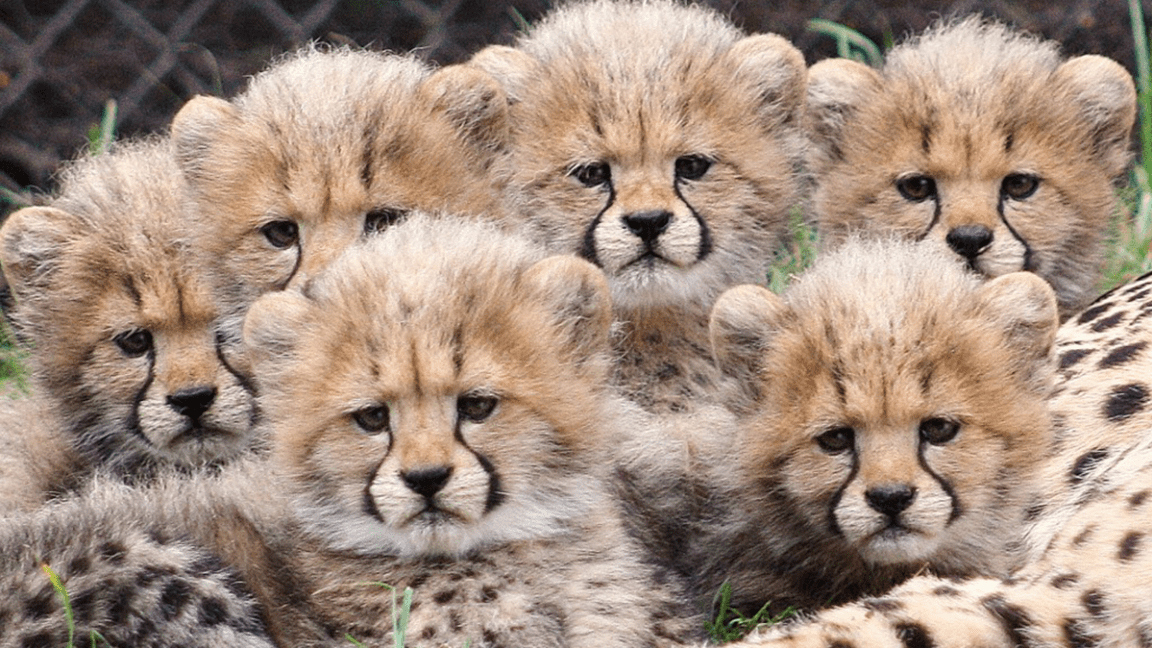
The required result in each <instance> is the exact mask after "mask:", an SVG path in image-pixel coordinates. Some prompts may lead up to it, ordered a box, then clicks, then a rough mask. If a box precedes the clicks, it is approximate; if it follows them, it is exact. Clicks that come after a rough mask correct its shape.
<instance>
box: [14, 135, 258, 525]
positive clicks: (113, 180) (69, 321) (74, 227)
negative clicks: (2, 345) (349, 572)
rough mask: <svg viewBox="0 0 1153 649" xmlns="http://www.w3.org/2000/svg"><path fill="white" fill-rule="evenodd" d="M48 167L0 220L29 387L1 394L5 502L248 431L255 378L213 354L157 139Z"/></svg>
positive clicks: (150, 469) (238, 449)
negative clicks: (32, 201)
mask: <svg viewBox="0 0 1153 649" xmlns="http://www.w3.org/2000/svg"><path fill="white" fill-rule="evenodd" d="M60 181H61V190H60V193H59V194H58V195H57V196H54V197H52V198H51V199H50V201H49V203H48V205H45V206H38V207H28V208H24V209H22V210H19V211H17V212H15V213H14V214H12V215H11V216H10V217H9V218H8V220H7V221H6V222H5V223H4V226H3V228H0V261H2V262H3V267H4V274H5V277H6V278H7V280H8V284H9V286H10V288H11V291H12V295H13V297H14V299H15V302H14V305H13V306H12V307H11V309H10V310H9V311H8V314H7V315H8V316H9V318H10V320H11V322H12V324H13V326H14V330H15V332H16V336H17V338H18V340H19V341H20V342H21V343H22V344H23V345H25V346H26V347H27V349H28V350H29V351H28V356H27V364H28V367H29V370H30V372H31V374H32V378H33V392H34V394H33V397H31V398H30V399H29V400H28V401H26V402H23V403H20V405H15V404H10V405H11V408H7V407H6V408H5V414H6V416H7V415H8V414H13V413H14V414H13V416H12V417H11V418H8V419H6V420H5V421H4V423H3V425H4V426H5V435H4V436H3V441H2V442H0V444H3V446H4V448H5V449H6V452H5V453H4V454H3V458H2V459H0V484H2V485H4V487H5V488H4V489H3V498H2V500H3V501H4V502H5V503H7V505H6V506H12V507H17V508H21V507H26V506H33V505H35V504H38V503H40V502H43V501H44V500H45V499H46V498H47V497H49V496H50V495H52V494H54V493H58V492H61V491H66V490H67V489H69V488H70V487H71V486H73V485H74V484H76V482H77V481H78V480H79V479H80V477H81V476H83V475H85V474H87V473H89V472H91V471H92V470H94V469H97V468H99V469H102V470H107V471H110V472H111V473H113V474H116V475H118V476H120V477H122V478H124V479H125V480H128V481H140V480H144V479H146V478H148V477H149V476H152V475H153V474H155V473H156V472H157V471H158V470H160V469H162V468H164V467H177V468H180V469H184V470H191V469H196V468H200V467H205V466H212V465H218V464H220V463H223V462H226V461H228V460H231V459H233V458H235V457H237V456H239V455H241V454H243V453H244V452H245V451H247V450H249V449H250V448H251V447H253V445H254V444H256V445H259V442H258V440H257V438H256V435H255V429H254V422H255V418H256V406H255V398H254V395H253V392H252V388H251V386H250V385H249V384H248V382H247V381H246V380H245V379H244V378H242V377H241V376H240V375H239V374H238V373H237V372H236V371H234V369H233V368H232V367H231V366H230V365H229V364H228V363H227V362H225V361H224V359H223V357H222V356H221V355H220V354H219V353H218V351H219V350H218V341H217V340H216V336H215V333H214V330H215V323H216V318H217V316H218V315H219V309H218V297H217V295H216V294H215V293H214V292H213V291H212V289H211V287H210V286H209V285H208V283H207V281H206V280H205V277H204V272H203V269H202V267H201V265H200V264H199V261H198V258H196V257H195V255H194V254H193V253H192V252H191V251H190V249H189V246H188V245H187V243H186V239H187V237H188V236H189V230H188V229H187V225H186V219H185V214H184V212H183V204H184V203H183V194H182V192H183V186H182V179H181V175H180V171H179V169H178V168H177V166H176V163H175V159H174V157H173V155H172V151H171V148H170V143H169V142H168V141H167V140H161V139H155V140H146V141H140V142H129V143H122V144H119V145H117V148H115V149H114V150H113V151H112V152H110V153H106V154H102V155H99V156H90V157H86V158H82V159H80V160H78V161H76V162H74V163H72V164H70V165H68V166H67V167H65V169H64V170H63V171H62V173H61V174H60ZM20 417H26V419H25V420H24V421H21V420H20Z"/></svg>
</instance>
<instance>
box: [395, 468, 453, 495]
mask: <svg viewBox="0 0 1153 649" xmlns="http://www.w3.org/2000/svg"><path fill="white" fill-rule="evenodd" d="M451 475H452V467H448V466H436V467H431V468H428V469H416V470H413V471H405V472H404V473H402V474H401V476H400V477H401V478H403V479H404V484H406V485H408V488H409V489H412V490H413V491H415V492H416V493H418V494H420V495H422V496H424V497H425V498H432V497H433V496H435V495H436V492H438V491H440V490H441V489H443V488H444V485H446V484H447V483H448V478H449V476H451Z"/></svg>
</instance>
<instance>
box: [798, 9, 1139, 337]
mask: <svg viewBox="0 0 1153 649" xmlns="http://www.w3.org/2000/svg"><path fill="white" fill-rule="evenodd" d="M1135 114H1136V93H1135V90H1134V87H1133V80H1132V78H1131V77H1130V75H1129V74H1128V72H1126V71H1125V69H1124V68H1122V67H1121V66H1120V65H1119V64H1117V63H1116V62H1114V61H1111V60H1109V59H1106V58H1103V57H1100V56H1078V57H1073V58H1070V59H1063V58H1062V57H1061V55H1060V53H1059V51H1058V44H1057V43H1055V42H1052V41H1042V40H1039V39H1036V38H1033V37H1030V36H1027V35H1024V34H1020V33H1017V32H1014V31H1012V30H1010V29H1009V28H1008V27H1006V26H1004V25H1001V24H997V23H993V22H986V21H982V20H981V19H980V18H978V17H970V18H967V19H964V20H961V21H957V22H951V23H945V24H942V25H939V26H937V27H934V28H932V29H930V30H929V31H927V32H926V33H925V34H924V35H922V36H920V37H918V38H915V39H913V40H912V41H910V42H908V43H905V44H903V45H900V46H898V47H896V48H894V49H893V50H892V51H891V52H890V53H889V54H888V56H887V57H886V60H885V64H884V67H883V68H881V69H880V70H874V69H872V68H869V67H867V66H865V65H863V64H860V63H856V62H853V61H848V60H844V59H836V60H826V61H821V62H819V63H817V64H815V65H814V66H812V68H811V69H810V70H809V88H808V117H809V122H810V124H811V129H810V133H811V141H812V147H811V155H810V158H809V166H810V169H811V171H812V173H813V175H814V177H815V180H816V186H815V190H814V194H813V198H812V209H813V212H814V218H815V221H816V223H817V225H818V229H819V230H820V233H821V237H822V240H823V241H826V242H832V243H835V242H837V241H841V240H843V239H844V237H845V235H847V234H849V233H852V232H858V231H864V232H874V233H898V234H899V235H900V236H905V237H908V238H910V239H925V240H929V241H932V242H934V243H935V245H938V246H940V247H941V248H943V249H946V250H950V251H952V253H954V254H956V255H958V256H959V257H960V258H962V259H964V260H965V261H966V262H967V263H968V265H969V266H970V267H971V268H973V269H974V270H976V271H978V272H979V273H981V274H982V275H985V276H986V277H997V276H1000V275H1004V274H1006V273H1011V272H1015V271H1021V270H1025V271H1032V272H1034V273H1036V274H1038V275H1040V276H1041V277H1042V278H1044V279H1045V280H1046V281H1047V282H1049V283H1050V284H1051V285H1052V286H1053V288H1054V289H1055V290H1056V292H1057V301H1058V304H1059V306H1060V309H1061V314H1062V316H1063V317H1067V316H1068V315H1070V314H1072V313H1073V312H1075V311H1077V310H1078V309H1080V308H1081V307H1083V306H1084V305H1085V303H1086V302H1088V300H1089V299H1090V297H1091V296H1092V295H1093V289H1094V287H1095V285H1096V282H1097V276H1098V266H1099V264H1100V261H1101V258H1102V251H1103V243H1104V241H1103V239H1104V233H1105V232H1106V226H1107V224H1108V222H1109V219H1110V217H1111V216H1112V215H1113V214H1114V213H1115V210H1116V209H1117V200H1116V195H1115V192H1114V185H1113V181H1114V180H1116V179H1117V178H1118V177H1119V176H1120V175H1121V174H1122V173H1123V172H1124V171H1125V169H1126V167H1127V165H1128V162H1129V159H1130V154H1129V132H1130V130H1131V128H1132V126H1133V121H1134V116H1135Z"/></svg>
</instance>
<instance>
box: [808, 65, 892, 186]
mask: <svg viewBox="0 0 1153 649" xmlns="http://www.w3.org/2000/svg"><path fill="white" fill-rule="evenodd" d="M880 89H881V75H880V74H878V73H877V71H876V70H874V69H873V68H870V67H869V66H867V65H865V64H864V63H858V62H857V61H851V60H849V59H825V60H824V61H818V62H817V63H814V64H813V66H812V67H811V68H809V84H808V91H807V98H806V100H805V102H806V104H807V105H806V108H805V113H806V115H805V118H806V120H807V122H808V124H807V129H808V132H809V141H810V144H811V147H810V152H809V158H810V160H809V164H810V168H811V169H812V171H813V173H817V174H819V173H821V172H822V171H823V170H824V169H825V167H826V166H827V165H829V164H831V163H833V162H835V161H836V160H837V158H839V157H840V153H839V151H838V149H839V147H840V143H841V142H842V141H843V140H844V138H845V132H844V131H845V124H846V123H847V122H848V121H849V119H848V118H849V116H850V115H851V114H852V113H853V112H854V111H855V110H856V108H857V107H858V106H863V105H867V104H869V103H871V102H870V101H869V96H870V95H871V94H872V93H875V92H879V91H880Z"/></svg>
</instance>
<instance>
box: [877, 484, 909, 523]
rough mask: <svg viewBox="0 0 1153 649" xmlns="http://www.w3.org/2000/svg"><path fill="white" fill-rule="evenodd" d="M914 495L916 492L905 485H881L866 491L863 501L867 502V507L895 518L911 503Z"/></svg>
mask: <svg viewBox="0 0 1153 649" xmlns="http://www.w3.org/2000/svg"><path fill="white" fill-rule="evenodd" d="M916 495H917V490H916V489H915V488H914V487H911V486H909V485H906V484H895V485H882V486H880V487H873V488H872V489H869V490H868V491H866V492H865V500H867V501H869V507H872V508H873V509H875V510H877V511H879V512H881V513H882V514H884V515H886V516H889V517H895V516H897V514H900V513H901V512H903V511H905V510H906V509H907V508H908V507H909V505H911V504H912V503H913V498H914V497H915V496H916Z"/></svg>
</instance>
